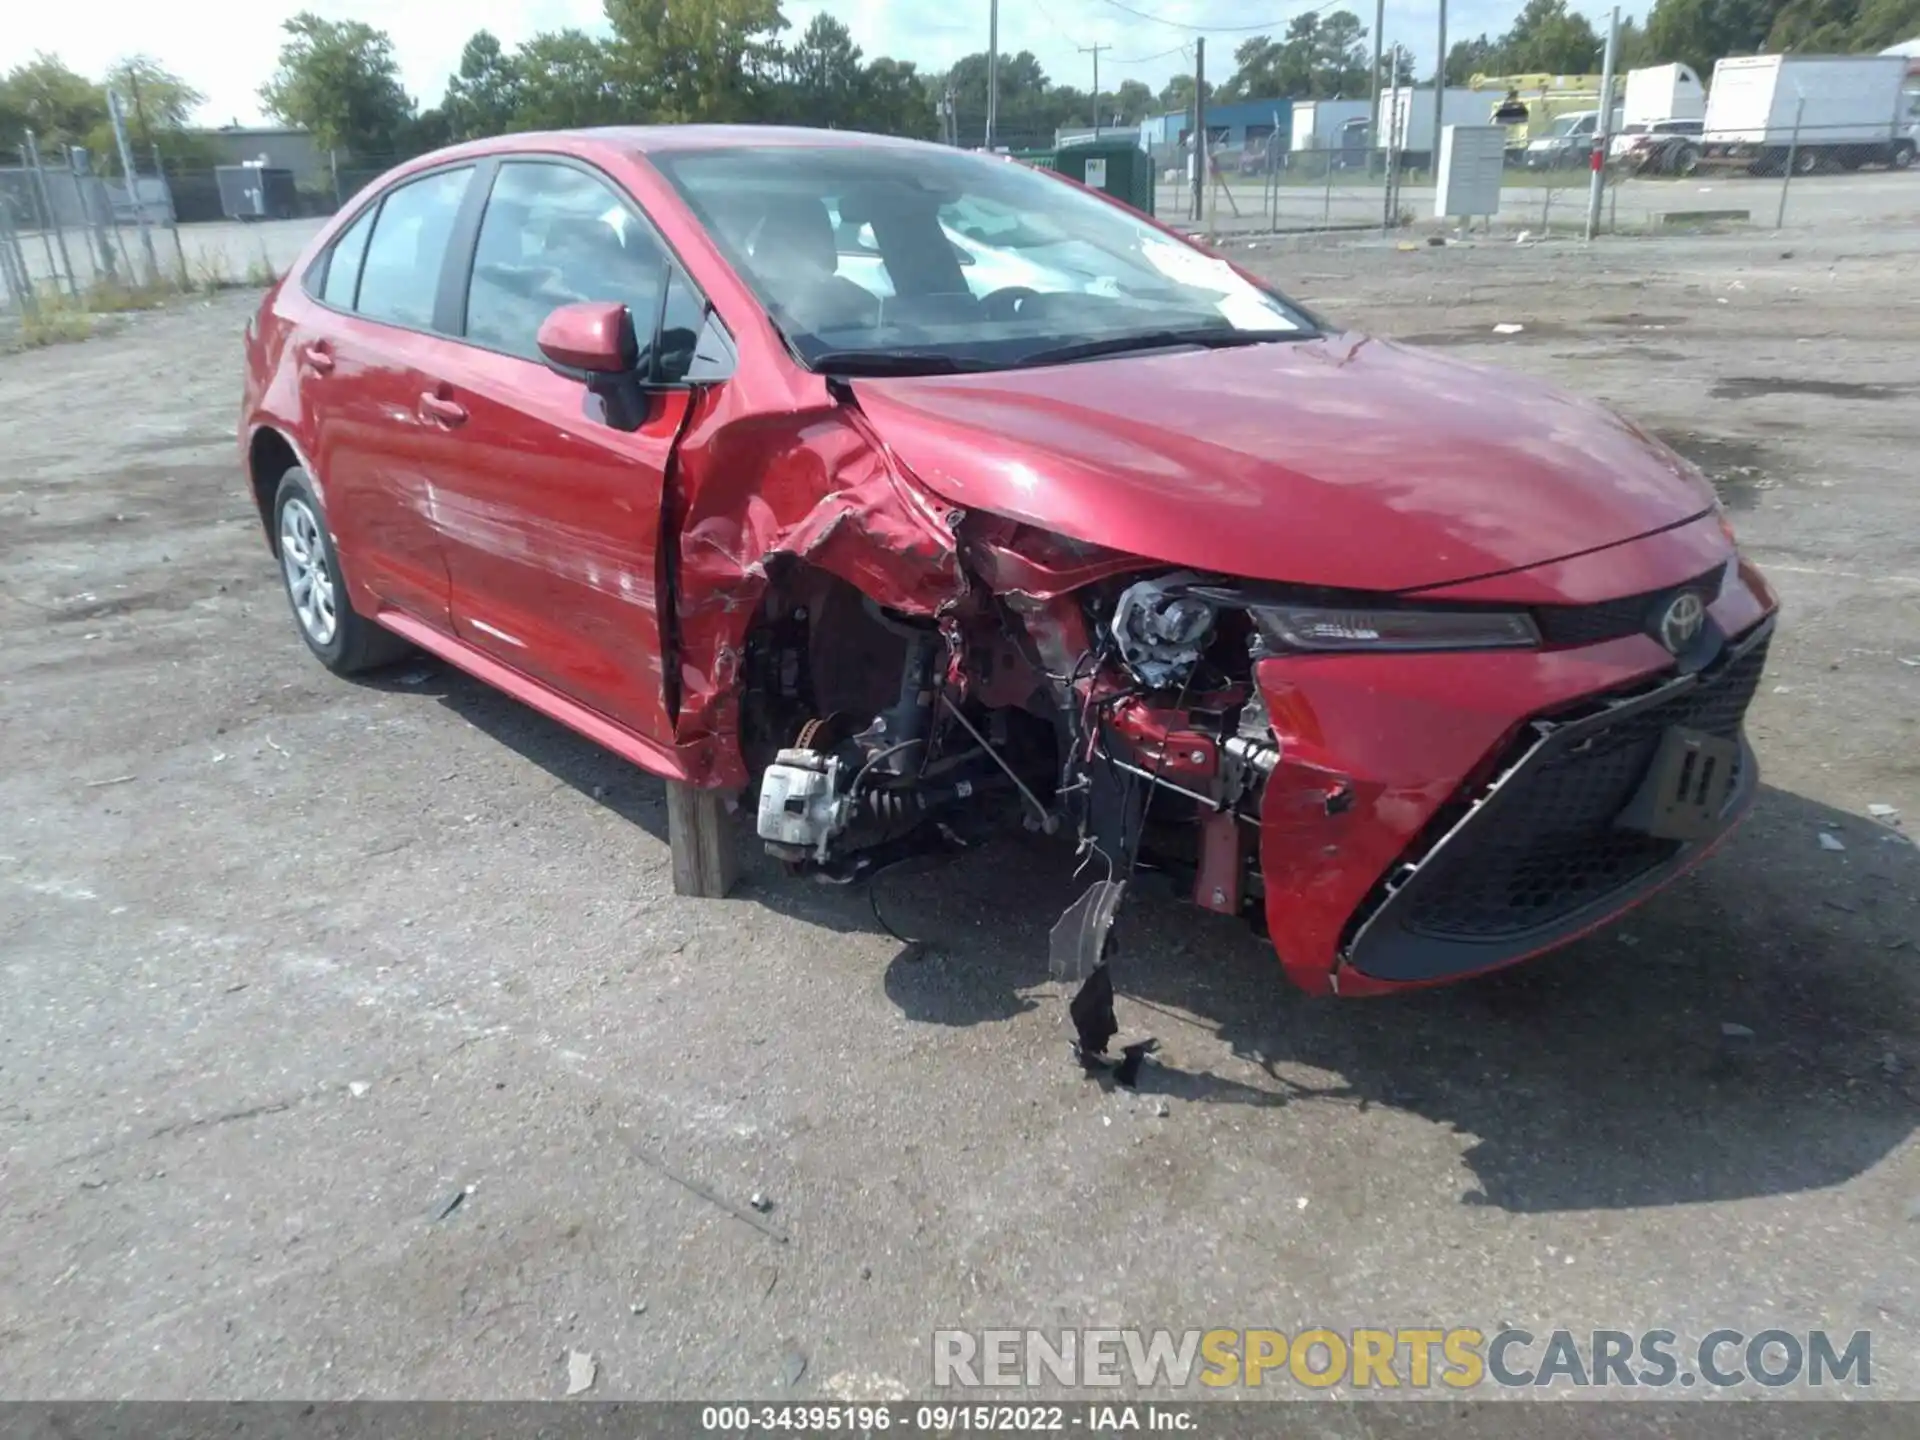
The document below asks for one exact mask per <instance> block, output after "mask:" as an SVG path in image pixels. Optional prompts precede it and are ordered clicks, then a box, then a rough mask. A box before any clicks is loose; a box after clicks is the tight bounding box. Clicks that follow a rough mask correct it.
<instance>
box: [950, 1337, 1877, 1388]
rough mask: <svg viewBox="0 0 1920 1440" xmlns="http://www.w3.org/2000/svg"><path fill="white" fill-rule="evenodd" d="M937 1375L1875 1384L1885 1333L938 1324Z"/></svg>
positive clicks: (1259, 1383) (1232, 1383) (1211, 1383)
mask: <svg viewBox="0 0 1920 1440" xmlns="http://www.w3.org/2000/svg"><path fill="white" fill-rule="evenodd" d="M932 1380H933V1383H934V1385H936V1386H940V1387H949V1386H951V1387H956V1388H959V1389H976V1388H982V1389H997V1388H1017V1387H1028V1388H1032V1387H1038V1386H1043V1385H1064V1386H1069V1387H1075V1388H1101V1387H1112V1386H1121V1385H1132V1386H1134V1387H1136V1388H1139V1389H1150V1388H1166V1389H1175V1390H1179V1389H1185V1388H1189V1387H1193V1386H1198V1387H1202V1389H1203V1390H1213V1391H1220V1390H1227V1389H1241V1390H1257V1389H1262V1388H1265V1387H1280V1386H1299V1387H1304V1388H1306V1389H1309V1390H1325V1389H1329V1388H1331V1387H1333V1386H1336V1385H1345V1386H1348V1387H1351V1388H1353V1389H1378V1390H1425V1389H1432V1388H1436V1387H1437V1388H1444V1389H1447V1390H1454V1391H1462V1390H1472V1389H1475V1388H1478V1387H1480V1386H1483V1385H1492V1386H1497V1387H1499V1388H1501V1389H1533V1390H1543V1389H1544V1390H1550V1389H1644V1388H1653V1389H1671V1390H1686V1389H1690V1388H1703V1387H1704V1388H1706V1389H1714V1390H1726V1389H1731V1388H1734V1387H1738V1386H1760V1387H1764V1388H1767V1389H1780V1388H1783V1387H1787V1386H1806V1387H1815V1388H1820V1389H1835V1388H1845V1389H1855V1390H1865V1389H1869V1388H1871V1387H1872V1385H1873V1336H1872V1334H1871V1333H1870V1332H1868V1331H1865V1330H1856V1331H1853V1332H1852V1333H1851V1334H1848V1335H1845V1336H1836V1335H1829V1334H1828V1333H1827V1332H1826V1331H1824V1330H1808V1331H1793V1330H1780V1329H1768V1330H1758V1331H1752V1332H1748V1331H1743V1330H1734V1329H1721V1330H1711V1331H1708V1332H1707V1333H1706V1334H1705V1335H1702V1336H1700V1337H1699V1338H1698V1339H1686V1338H1683V1337H1681V1336H1680V1335H1678V1334H1676V1333H1675V1332H1674V1331H1672V1330H1643V1331H1638V1332H1633V1331H1627V1330H1591V1331H1578V1332H1576V1331H1572V1330H1549V1331H1543V1332H1541V1333H1538V1334H1536V1333H1534V1332H1533V1331H1530V1330H1522V1329H1519V1328H1508V1329H1504V1330H1494V1331H1482V1330H1476V1329H1471V1328H1468V1327H1456V1328H1453V1329H1440V1328H1437V1327H1436V1328H1430V1329H1429V1328H1419V1329H1396V1330H1386V1329H1379V1330H1371V1329H1359V1330H1347V1331H1339V1330H1331V1329H1321V1328H1312V1329H1306V1330H1300V1331H1296V1332H1294V1333H1292V1334H1291V1335H1290V1334H1288V1333H1287V1332H1285V1331H1281V1330H1184V1331H1173V1330H978V1331H973V1330H936V1331H935V1332H934V1336H933V1375H932Z"/></svg>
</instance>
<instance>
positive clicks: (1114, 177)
mask: <svg viewBox="0 0 1920 1440" xmlns="http://www.w3.org/2000/svg"><path fill="white" fill-rule="evenodd" d="M1052 158H1053V163H1052V164H1051V165H1050V166H1048V167H1047V168H1048V169H1050V170H1057V171H1059V172H1060V173H1061V174H1062V175H1065V176H1066V177H1068V178H1069V179H1071V180H1078V181H1079V182H1080V183H1081V184H1082V185H1086V186H1089V187H1091V188H1092V189H1095V190H1103V191H1105V192H1106V193H1107V194H1109V195H1111V196H1113V198H1114V199H1116V200H1118V201H1121V202H1122V203H1123V204H1127V205H1131V206H1132V207H1133V208H1134V209H1136V210H1138V211H1140V212H1141V213H1142V214H1145V215H1151V214H1153V157H1152V156H1151V155H1149V154H1147V152H1146V151H1144V150H1142V149H1141V148H1140V146H1139V144H1138V142H1137V141H1136V140H1135V139H1134V138H1133V137H1132V136H1130V135H1124V134H1123V135H1116V136H1115V137H1114V138H1113V139H1111V140H1105V139H1102V140H1084V141H1081V142H1080V143H1078V144H1075V145H1062V146H1061V147H1060V148H1059V149H1058V150H1056V151H1054V152H1053V157H1052Z"/></svg>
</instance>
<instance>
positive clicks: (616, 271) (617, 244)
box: [466, 160, 668, 360]
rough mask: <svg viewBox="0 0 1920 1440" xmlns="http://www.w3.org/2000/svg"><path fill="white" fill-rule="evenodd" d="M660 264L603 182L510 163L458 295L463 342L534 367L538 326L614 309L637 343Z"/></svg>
mask: <svg viewBox="0 0 1920 1440" xmlns="http://www.w3.org/2000/svg"><path fill="white" fill-rule="evenodd" d="M667 268H668V266H667V256H666V252H665V250H664V249H663V248H662V247H661V245H660V242H659V241H658V240H656V239H655V238H654V236H653V233H652V231H651V229H650V228H649V227H648V226H647V225H646V224H645V222H643V221H642V220H641V219H640V217H639V215H638V213H637V212H636V211H635V210H634V208H633V207H632V206H631V205H630V204H629V203H628V202H627V201H626V200H625V199H624V198H623V197H622V196H621V195H620V193H619V192H618V191H617V190H615V189H614V188H613V187H612V186H611V185H610V184H608V183H607V182H606V181H604V180H601V179H598V178H597V177H595V176H593V175H589V174H588V173H586V172H585V171H584V170H580V169H577V168H576V167H574V166H571V165H562V164H557V163H554V162H551V161H519V160H516V161H509V162H508V163H506V164H504V165H502V166H501V167H500V171H499V174H498V175H497V176H496V177H495V178H494V182H493V191H492V193H491V194H489V195H488V197H487V209H486V213H485V215H484V216H483V217H482V218H481V221H480V239H479V243H478V245H477V246H476V247H475V250H474V257H473V278H472V280H471V281H470V282H469V285H468V288H467V327H466V335H467V339H469V340H471V341H473V342H474V343H475V344H476V345H484V346H486V347H487V348H488V349H490V350H501V351H504V352H506V353H507V354H509V355H518V356H522V357H524V358H526V359H528V360H538V359H539V358H540V347H539V344H538V342H537V337H538V335H539V332H540V323H541V322H542V321H543V320H545V319H546V318H547V316H549V315H551V314H552V313H553V312H554V311H555V310H556V309H558V308H559V307H560V306H562V305H569V304H573V303H575V302H576V301H581V300H613V301H618V302H619V303H620V304H622V305H625V306H626V307H627V308H628V309H629V310H631V311H632V312H633V324H634V329H635V331H636V332H637V333H638V334H639V336H640V337H641V340H642V343H643V344H644V343H646V342H647V341H648V340H649V339H650V338H651V337H652V335H653V331H654V324H655V321H656V319H657V318H658V316H659V313H660V291H661V287H662V286H663V285H665V284H666V279H667Z"/></svg>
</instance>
